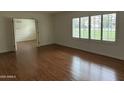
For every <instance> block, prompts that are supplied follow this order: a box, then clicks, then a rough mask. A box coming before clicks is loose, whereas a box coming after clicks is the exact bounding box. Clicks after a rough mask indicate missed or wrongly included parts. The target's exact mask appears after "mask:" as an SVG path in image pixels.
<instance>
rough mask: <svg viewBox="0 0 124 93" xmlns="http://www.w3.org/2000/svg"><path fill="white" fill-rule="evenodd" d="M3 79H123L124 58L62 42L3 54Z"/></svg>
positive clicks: (0, 74) (0, 67) (22, 45)
mask: <svg viewBox="0 0 124 93" xmlns="http://www.w3.org/2000/svg"><path fill="white" fill-rule="evenodd" d="M0 80H41V81H42V80H50V81H53V80H55V81H61V80H65V81H68V80H69V81H70V80H81V81H82V80H97V81H100V80H124V61H121V60H117V59H113V58H109V57H105V56H100V55H96V54H93V53H88V52H84V51H80V50H76V49H72V48H67V47H63V46H59V45H48V46H43V47H40V48H36V47H31V46H30V44H25V43H19V44H18V50H17V52H16V53H14V52H10V53H3V54H0Z"/></svg>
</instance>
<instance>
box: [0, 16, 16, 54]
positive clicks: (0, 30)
mask: <svg viewBox="0 0 124 93" xmlns="http://www.w3.org/2000/svg"><path fill="white" fill-rule="evenodd" d="M13 45H14V34H13V25H12V19H11V18H6V17H1V18H0V52H4V51H12V50H13V49H14V47H13Z"/></svg>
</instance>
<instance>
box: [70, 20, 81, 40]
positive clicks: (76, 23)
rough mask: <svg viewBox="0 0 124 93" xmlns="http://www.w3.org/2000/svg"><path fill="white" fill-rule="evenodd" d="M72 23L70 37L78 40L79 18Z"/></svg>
mask: <svg viewBox="0 0 124 93" xmlns="http://www.w3.org/2000/svg"><path fill="white" fill-rule="evenodd" d="M72 23H73V24H72V26H73V28H72V30H73V31H72V36H73V37H74V38H79V18H73V20H72Z"/></svg>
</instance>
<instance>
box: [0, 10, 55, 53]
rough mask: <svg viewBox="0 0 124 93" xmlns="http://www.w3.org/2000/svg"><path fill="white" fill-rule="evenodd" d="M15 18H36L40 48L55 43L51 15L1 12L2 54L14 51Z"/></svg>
mask: <svg viewBox="0 0 124 93" xmlns="http://www.w3.org/2000/svg"><path fill="white" fill-rule="evenodd" d="M13 17H14V18H35V19H36V20H37V21H38V30H39V42H40V46H42V45H47V44H51V43H53V35H52V34H53V24H52V22H53V20H52V15H51V14H49V13H45V12H43V13H42V12H0V52H6V51H12V50H14V40H13V33H12V32H13V25H12V18H13Z"/></svg>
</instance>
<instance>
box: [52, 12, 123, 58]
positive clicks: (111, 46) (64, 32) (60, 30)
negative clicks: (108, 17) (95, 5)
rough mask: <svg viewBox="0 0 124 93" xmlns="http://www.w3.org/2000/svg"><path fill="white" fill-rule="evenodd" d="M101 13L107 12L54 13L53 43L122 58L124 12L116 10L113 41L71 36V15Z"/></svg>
mask: <svg viewBox="0 0 124 93" xmlns="http://www.w3.org/2000/svg"><path fill="white" fill-rule="evenodd" d="M102 13H109V12H65V13H58V14H55V16H54V20H55V23H54V30H55V32H54V33H55V35H54V37H55V39H54V40H55V43H57V44H61V45H64V46H68V47H73V48H77V49H81V50H85V51H89V52H93V53H98V54H101V55H106V56H110V57H115V58H118V59H122V60H124V12H118V14H117V17H118V25H117V41H116V42H114V43H112V42H103V41H95V40H83V39H74V38H72V35H71V32H72V27H71V21H72V18H73V17H80V16H89V15H96V14H102Z"/></svg>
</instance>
